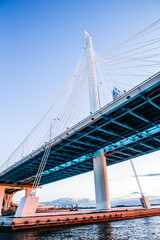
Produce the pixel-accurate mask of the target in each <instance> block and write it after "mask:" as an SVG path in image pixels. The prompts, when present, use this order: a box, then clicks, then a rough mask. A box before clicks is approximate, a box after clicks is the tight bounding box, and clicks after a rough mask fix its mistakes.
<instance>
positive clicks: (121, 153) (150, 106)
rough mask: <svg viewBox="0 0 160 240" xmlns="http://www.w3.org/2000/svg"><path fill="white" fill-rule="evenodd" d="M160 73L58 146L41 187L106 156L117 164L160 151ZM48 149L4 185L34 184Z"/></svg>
mask: <svg viewBox="0 0 160 240" xmlns="http://www.w3.org/2000/svg"><path fill="white" fill-rule="evenodd" d="M159 113H160V72H158V73H157V74H155V75H154V76H152V77H150V78H149V79H147V80H146V81H144V82H143V83H141V84H140V85H138V86H136V87H135V88H133V89H132V90H130V91H129V92H126V93H125V94H123V96H121V97H120V98H119V99H117V100H115V101H113V102H111V103H110V104H108V105H106V106H105V107H103V108H101V109H100V110H98V111H96V112H95V113H94V114H91V115H90V116H89V117H87V118H85V119H84V120H83V121H81V122H79V123H78V124H76V125H75V126H73V127H72V128H70V129H67V131H65V132H64V133H63V134H61V135H59V136H57V137H56V139H55V140H54V142H52V148H51V151H50V154H49V158H48V161H47V163H46V166H45V170H44V172H43V174H42V178H41V181H40V185H44V184H47V183H51V182H55V181H58V180H62V179H65V178H68V177H72V176H75V175H78V174H82V173H86V172H89V171H92V170H93V157H94V156H96V155H97V154H98V153H99V152H105V155H106V158H107V165H108V166H109V165H113V164H116V163H120V162H123V161H125V160H128V159H132V158H135V157H138V156H142V155H144V154H147V153H150V152H154V151H156V150H159V149H160V114H159ZM44 149H45V145H43V146H42V147H40V148H39V149H38V150H36V151H35V152H33V153H31V154H30V155H28V156H27V157H25V158H23V159H22V160H21V161H19V162H17V163H15V164H14V165H12V166H11V167H9V168H8V169H6V170H4V171H3V172H2V173H1V174H0V183H1V184H17V185H18V184H19V185H32V184H33V181H34V178H35V175H36V173H37V170H38V168H39V165H40V162H41V159H42V156H43V153H44Z"/></svg>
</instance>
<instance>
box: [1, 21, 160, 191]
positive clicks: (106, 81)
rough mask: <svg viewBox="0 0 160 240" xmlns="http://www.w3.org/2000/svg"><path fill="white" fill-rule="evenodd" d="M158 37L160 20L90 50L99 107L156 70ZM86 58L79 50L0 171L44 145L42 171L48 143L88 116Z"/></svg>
mask: <svg viewBox="0 0 160 240" xmlns="http://www.w3.org/2000/svg"><path fill="white" fill-rule="evenodd" d="M159 36H160V19H159V20H157V21H156V22H155V23H153V24H151V25H150V26H148V27H146V28H145V29H143V30H142V31H140V32H138V33H136V34H135V35H133V36H132V37H130V38H129V39H127V40H125V41H123V42H122V43H119V44H117V45H116V46H114V47H113V48H110V49H108V50H107V51H105V52H103V53H99V54H97V53H96V52H94V51H93V53H92V54H93V59H94V64H95V74H96V78H97V85H98V92H99V98H100V103H101V107H103V106H104V105H106V104H108V103H110V102H111V101H113V89H117V91H119V93H120V94H123V93H124V92H125V91H128V90H130V89H131V88H133V87H135V86H136V85H138V84H139V83H141V82H142V81H144V80H146V79H147V78H149V77H150V76H151V75H154V74H155V73H156V72H158V71H159V70H160V37H159ZM86 58H87V57H86V50H83V53H82V54H81V57H80V59H79V62H78V64H77V66H76V69H75V71H74V73H73V75H72V77H71V78H70V80H69V82H68V83H67V85H66V87H65V88H64V89H63V90H62V92H61V94H60V95H59V97H58V98H57V99H56V100H55V102H54V103H53V105H52V106H51V107H50V109H49V110H48V111H47V113H46V114H45V115H44V116H43V118H42V119H41V120H40V121H39V123H38V124H37V125H36V126H35V127H34V129H33V130H32V131H31V132H30V133H29V134H28V136H27V137H26V138H25V139H24V141H23V142H22V143H21V144H20V145H19V146H18V147H17V149H16V150H15V151H14V152H13V153H12V154H11V156H10V157H9V158H8V159H7V160H6V161H5V162H4V163H3V165H2V166H1V171H3V170H5V169H6V168H8V167H10V166H12V165H13V164H15V162H18V161H22V160H23V159H24V158H27V156H28V155H29V154H30V153H32V151H33V152H34V151H36V150H37V149H39V148H40V147H41V146H43V145H44V146H46V143H48V144H47V146H48V147H47V148H46V150H45V154H44V156H43V158H42V162H41V165H40V170H39V171H42V172H43V169H44V166H45V163H46V162H45V161H47V158H48V155H49V151H50V147H51V146H50V144H49V143H50V141H51V142H52V143H53V142H54V139H55V138H56V137H57V136H58V135H60V134H61V133H63V132H64V131H66V130H67V129H68V128H71V127H73V126H74V125H75V124H76V123H78V122H79V121H81V120H82V119H84V118H85V117H87V116H89V114H90V105H89V86H88V71H87V59H86ZM42 163H43V164H42ZM37 174H38V175H37V177H36V182H35V183H34V186H33V190H35V189H36V187H37V186H38V185H37V184H39V181H40V174H39V173H37ZM33 192H34V191H33Z"/></svg>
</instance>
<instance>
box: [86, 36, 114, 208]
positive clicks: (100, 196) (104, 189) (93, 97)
mask: <svg viewBox="0 0 160 240" xmlns="http://www.w3.org/2000/svg"><path fill="white" fill-rule="evenodd" d="M85 39H86V52H87V72H88V86H89V99H90V113H91V114H92V113H94V112H96V111H97V110H99V108H100V99H99V93H98V86H97V78H96V69H95V60H94V49H93V44H92V38H91V37H90V35H89V33H88V32H86V31H85ZM93 169H94V182H95V195H96V208H97V209H98V210H101V209H106V210H110V209H111V205H110V197H109V186H108V177H107V167H106V157H105V155H104V154H103V153H102V154H101V153H100V155H98V156H95V157H94V158H93Z"/></svg>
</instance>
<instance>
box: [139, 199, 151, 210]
mask: <svg viewBox="0 0 160 240" xmlns="http://www.w3.org/2000/svg"><path fill="white" fill-rule="evenodd" d="M140 202H141V204H142V207H144V208H146V209H151V204H150V202H149V199H148V198H146V197H144V196H143V197H141V198H140Z"/></svg>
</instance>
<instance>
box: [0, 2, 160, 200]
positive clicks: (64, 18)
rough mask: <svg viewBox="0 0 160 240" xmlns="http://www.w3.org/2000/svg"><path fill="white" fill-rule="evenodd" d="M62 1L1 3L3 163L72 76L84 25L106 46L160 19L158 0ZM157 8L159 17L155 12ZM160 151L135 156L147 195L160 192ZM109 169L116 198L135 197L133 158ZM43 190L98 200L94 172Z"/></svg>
mask: <svg viewBox="0 0 160 240" xmlns="http://www.w3.org/2000/svg"><path fill="white" fill-rule="evenodd" d="M62 2H63V4H62V5H61V3H52V2H51V1H48V5H47V6H46V5H45V4H44V3H43V1H39V4H37V3H38V2H37V1H33V2H32V1H28V2H27V1H23V2H22V1H18V0H16V1H14V4H13V3H12V1H9V0H8V1H2V2H1V3H0V13H1V14H0V20H1V22H3V23H4V24H3V27H2V38H1V40H0V46H1V56H0V62H1V66H2V67H1V69H0V76H1V86H2V92H1V96H0V100H1V103H2V104H1V114H2V117H1V126H0V131H1V134H2V136H3V137H2V138H1V141H0V146H1V149H2V151H1V153H0V157H1V159H3V161H5V160H6V159H7V158H8V155H10V154H11V152H13V151H14V150H15V149H16V147H17V146H18V145H19V143H20V142H21V141H22V140H23V139H24V138H25V137H26V135H27V134H28V133H29V132H30V130H31V129H32V128H33V127H34V126H35V125H36V123H37V122H38V121H39V119H41V117H42V116H43V115H44V113H45V112H46V110H47V109H48V108H49V107H50V106H51V104H52V102H53V101H54V100H55V99H56V97H57V96H58V95H59V93H60V92H61V89H63V87H64V86H65V85H66V83H67V82H68V80H69V78H70V76H72V74H73V71H74V67H75V65H76V63H77V60H78V57H79V55H80V52H81V51H82V49H83V47H84V42H85V41H84V33H83V32H84V28H85V29H87V31H88V32H89V33H90V34H91V36H92V39H93V44H94V49H95V50H96V51H98V52H101V51H105V50H106V49H109V48H111V47H113V46H115V45H116V44H118V43H120V42H122V41H125V40H126V39H128V38H129V37H130V36H132V35H133V34H135V33H137V32H138V31H140V30H141V29H144V28H145V27H147V26H148V25H150V24H151V23H153V22H154V21H156V19H158V17H159V11H158V10H159V7H160V3H158V1H141V2H140V3H139V1H137V0H136V4H135V2H134V3H127V1H118V2H117V4H114V3H106V2H105V1H100V2H99V3H97V2H96V1H93V4H92V5H91V4H90V3H91V1H88V2H87V3H85V1H77V2H78V3H77V5H76V4H75V3H74V1H69V3H68V4H67V3H66V2H64V1H62ZM100 3H101V4H100ZM99 5H101V6H100V7H99ZM136 5H138V6H139V7H137V6H136ZM31 6H32V7H31ZM79 6H80V8H79ZM102 6H103V7H102ZM135 6H136V7H135ZM151 6H152V10H153V9H154V16H153V15H151V14H149V13H150V9H151ZM102 8H103V9H102ZM37 9H38V11H37ZM91 10H92V11H91ZM133 10H134V11H133ZM136 10H137V11H136ZM135 11H136V18H135V14H134V12H135ZM106 12H107V14H108V15H107V14H106ZM6 13H7V14H6ZM113 13H114V14H115V16H113ZM118 13H119V15H118V16H116V14H118ZM70 14H72V17H71V16H70ZM80 14H82V15H83V18H81V15H80ZM94 15H95V16H97V19H95V17H94ZM73 16H74V18H75V23H74V21H73V20H72V19H73ZM110 20H111V21H110ZM127 20H128V21H127ZM104 23H105V24H104ZM108 36H109V37H108ZM54 79H56V80H54ZM159 157H160V151H157V152H154V153H150V154H147V155H145V156H142V157H137V158H135V159H134V160H133V161H134V164H135V167H136V170H137V172H138V175H139V178H140V182H141V185H142V188H143V190H144V192H145V193H146V196H152V197H154V196H160V187H159V180H160V172H158V169H159V167H160V163H159ZM1 161H2V160H1ZM108 175H109V190H110V195H111V201H112V199H115V198H116V196H117V198H118V199H119V200H120V199H123V196H126V195H127V194H128V195H129V196H131V197H132V193H133V192H135V191H137V192H138V191H139V190H138V187H137V183H136V180H135V179H134V177H133V172H132V169H131V166H130V163H129V161H126V162H124V163H119V164H115V165H114V166H110V167H108ZM86 183H87V184H86ZM23 194H24V193H23V192H22V193H20V192H18V193H16V194H15V196H14V198H13V199H14V200H16V201H18V200H19V199H20V198H21V197H22V196H23ZM53 195H54V197H53ZM37 196H39V197H40V202H42V201H45V199H46V201H49V199H52V198H54V199H55V198H56V199H58V198H59V197H62V196H64V198H65V197H71V198H72V197H73V198H74V196H75V198H78V199H81V197H83V196H84V197H87V198H88V197H89V199H92V200H94V199H95V196H94V177H93V172H89V173H85V174H82V175H79V176H76V177H72V178H68V179H66V180H61V181H59V182H55V183H51V184H47V185H44V186H43V188H42V189H38V191H37Z"/></svg>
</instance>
